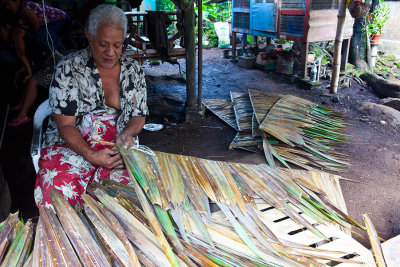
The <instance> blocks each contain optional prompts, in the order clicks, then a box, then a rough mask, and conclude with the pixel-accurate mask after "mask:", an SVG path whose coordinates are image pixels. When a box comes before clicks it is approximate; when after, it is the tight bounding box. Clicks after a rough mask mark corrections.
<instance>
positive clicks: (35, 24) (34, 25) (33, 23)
mask: <svg viewBox="0 0 400 267" xmlns="http://www.w3.org/2000/svg"><path fill="white" fill-rule="evenodd" d="M24 15H25V16H26V18H27V19H28V23H29V25H25V26H26V29H27V30H28V31H29V32H37V31H38V30H39V29H40V23H39V19H38V16H37V14H36V13H35V11H33V10H31V9H28V8H27V7H24Z"/></svg>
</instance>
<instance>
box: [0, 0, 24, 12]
mask: <svg viewBox="0 0 400 267" xmlns="http://www.w3.org/2000/svg"><path fill="white" fill-rule="evenodd" d="M1 2H2V3H3V5H4V7H5V8H6V9H7V10H8V11H10V12H12V13H13V14H16V13H17V11H18V7H19V5H20V3H21V0H1Z"/></svg>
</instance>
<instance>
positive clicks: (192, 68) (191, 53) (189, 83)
mask: <svg viewBox="0 0 400 267" xmlns="http://www.w3.org/2000/svg"><path fill="white" fill-rule="evenodd" d="M194 22H195V17H194V3H193V2H191V5H189V6H186V10H185V11H184V14H183V27H184V42H185V49H186V108H194V107H196V95H197V94H196V83H195V82H196V52H195V34H194Z"/></svg>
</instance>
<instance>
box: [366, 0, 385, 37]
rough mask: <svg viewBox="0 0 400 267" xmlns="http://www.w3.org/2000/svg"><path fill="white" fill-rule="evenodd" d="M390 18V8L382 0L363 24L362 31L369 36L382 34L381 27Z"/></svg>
mask: <svg viewBox="0 0 400 267" xmlns="http://www.w3.org/2000/svg"><path fill="white" fill-rule="evenodd" d="M389 18H390V8H389V6H388V5H387V4H386V3H385V2H384V0H379V3H378V5H377V6H376V7H375V9H374V11H372V13H370V16H369V17H368V18H367V21H366V23H365V24H364V26H365V27H364V31H366V33H368V34H369V35H371V34H382V29H383V26H385V24H386V22H387V21H388V20H389Z"/></svg>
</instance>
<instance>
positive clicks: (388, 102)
mask: <svg viewBox="0 0 400 267" xmlns="http://www.w3.org/2000/svg"><path fill="white" fill-rule="evenodd" d="M379 104H382V105H385V106H388V107H391V108H394V109H396V110H398V111H400V98H394V97H387V98H383V99H381V100H379Z"/></svg>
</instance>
